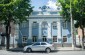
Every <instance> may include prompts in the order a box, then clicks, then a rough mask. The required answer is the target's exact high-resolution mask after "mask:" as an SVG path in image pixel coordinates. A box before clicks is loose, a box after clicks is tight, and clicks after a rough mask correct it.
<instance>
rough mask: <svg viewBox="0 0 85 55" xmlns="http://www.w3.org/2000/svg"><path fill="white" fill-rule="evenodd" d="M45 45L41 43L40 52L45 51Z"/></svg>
mask: <svg viewBox="0 0 85 55" xmlns="http://www.w3.org/2000/svg"><path fill="white" fill-rule="evenodd" d="M46 45H47V44H46V43H45V42H41V50H42V51H44V50H45V49H46Z"/></svg>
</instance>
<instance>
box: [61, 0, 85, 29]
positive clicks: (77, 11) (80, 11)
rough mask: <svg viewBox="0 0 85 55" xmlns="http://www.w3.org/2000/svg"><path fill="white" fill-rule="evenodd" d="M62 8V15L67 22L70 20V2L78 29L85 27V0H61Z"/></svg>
mask: <svg viewBox="0 0 85 55" xmlns="http://www.w3.org/2000/svg"><path fill="white" fill-rule="evenodd" d="M59 2H60V3H61V6H62V15H63V17H65V19H66V20H70V2H71V8H72V18H73V20H76V21H77V22H76V24H75V26H76V27H79V26H80V27H81V26H83V27H85V0H59Z"/></svg>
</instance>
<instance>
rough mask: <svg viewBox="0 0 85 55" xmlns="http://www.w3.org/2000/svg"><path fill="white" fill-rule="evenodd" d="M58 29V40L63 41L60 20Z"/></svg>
mask: <svg viewBox="0 0 85 55" xmlns="http://www.w3.org/2000/svg"><path fill="white" fill-rule="evenodd" d="M57 29H58V32H57V33H58V39H61V38H62V37H61V22H60V20H59V21H58V22H57Z"/></svg>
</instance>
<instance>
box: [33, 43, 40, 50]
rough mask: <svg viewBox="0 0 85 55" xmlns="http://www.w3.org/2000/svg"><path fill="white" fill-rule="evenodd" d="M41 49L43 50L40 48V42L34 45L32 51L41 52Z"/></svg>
mask: <svg viewBox="0 0 85 55" xmlns="http://www.w3.org/2000/svg"><path fill="white" fill-rule="evenodd" d="M40 48H41V46H40V43H39V42H38V43H34V44H33V45H32V50H33V51H39V50H40Z"/></svg>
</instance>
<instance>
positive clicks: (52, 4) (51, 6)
mask: <svg viewBox="0 0 85 55" xmlns="http://www.w3.org/2000/svg"><path fill="white" fill-rule="evenodd" d="M47 6H49V7H50V8H51V9H52V10H57V6H56V2H54V1H51V0H49V1H48V2H47Z"/></svg>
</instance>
